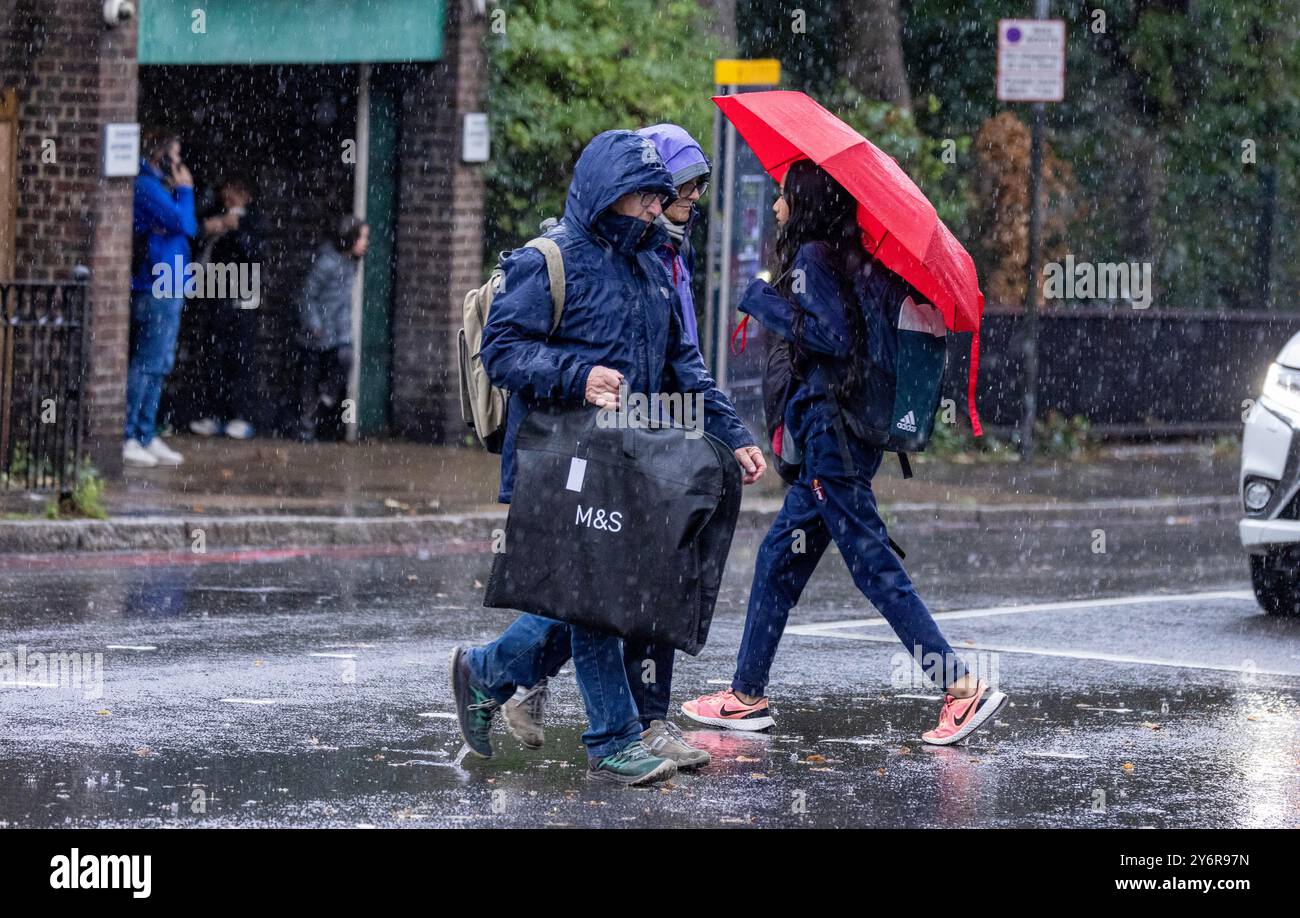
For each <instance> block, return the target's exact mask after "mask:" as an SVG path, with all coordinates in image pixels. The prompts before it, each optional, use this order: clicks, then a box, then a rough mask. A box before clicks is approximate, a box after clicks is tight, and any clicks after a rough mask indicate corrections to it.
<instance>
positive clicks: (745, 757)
mask: <svg viewBox="0 0 1300 918" xmlns="http://www.w3.org/2000/svg"><path fill="white" fill-rule="evenodd" d="M736 761H737V762H757V761H759V759H756V758H754V757H753V756H750V755H738V756H736Z"/></svg>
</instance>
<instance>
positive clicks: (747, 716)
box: [682, 689, 776, 730]
mask: <svg viewBox="0 0 1300 918" xmlns="http://www.w3.org/2000/svg"><path fill="white" fill-rule="evenodd" d="M682 713H683V714H685V715H686V716H687V717H689V718H690V719H691V720H693V721H695V722H696V723H700V724H708V725H709V726H710V727H722V728H723V729H724V730H766V729H768V728H769V727H772V726H774V725H775V724H776V721H775V720H773V719H772V709H771V708H770V707H768V704H767V699H766V698H760V699H758V701H757V702H755V703H754V704H745V702H743V701H741V700H740V699H739V698H737V697H736V694H735V692H733V691H732V690H731V689H726V690H724V691H721V692H714V693H713V694H712V695H701V696H700V697H699V698H696V699H695V700H694V701H688V702H686V703H684V704H683V705H682Z"/></svg>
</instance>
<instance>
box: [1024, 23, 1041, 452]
mask: <svg viewBox="0 0 1300 918" xmlns="http://www.w3.org/2000/svg"><path fill="white" fill-rule="evenodd" d="M1047 12H1048V0H1037V3H1036V9H1035V11H1034V17H1035V18H1037V19H1046V18H1047ZM1042 172H1043V103H1042V102H1035V103H1033V119H1032V122H1031V127H1030V140H1029V257H1028V259H1027V263H1026V265H1025V315H1024V319H1023V327H1024V333H1025V337H1024V357H1023V364H1024V387H1025V393H1024V404H1023V408H1024V413H1023V414H1022V415H1021V418H1020V458H1021V460H1022V461H1025V462H1028V461H1029V460H1030V459H1032V458H1033V457H1034V423H1035V422H1036V421H1037V420H1038V260H1039V244H1040V242H1041V240H1040V236H1041V225H1040V220H1041V215H1040V213H1039V184H1040V182H1041V178H1042Z"/></svg>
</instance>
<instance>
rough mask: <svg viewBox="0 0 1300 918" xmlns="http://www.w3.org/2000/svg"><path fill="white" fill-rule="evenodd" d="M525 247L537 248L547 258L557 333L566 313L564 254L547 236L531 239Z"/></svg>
mask: <svg viewBox="0 0 1300 918" xmlns="http://www.w3.org/2000/svg"><path fill="white" fill-rule="evenodd" d="M524 247H525V248H529V249H536V250H537V251H539V252H541V253H542V255H543V256H544V257H545V258H546V277H547V280H548V281H549V282H550V287H551V334H555V330H556V329H557V328H559V327H560V317H561V316H563V315H564V255H563V254H561V252H560V246H559V245H558V244H557V243H556V241H555V240H554V239H551V238H548V237H546V236H538V237H537V238H536V239H530V240H528V242H525V243H524Z"/></svg>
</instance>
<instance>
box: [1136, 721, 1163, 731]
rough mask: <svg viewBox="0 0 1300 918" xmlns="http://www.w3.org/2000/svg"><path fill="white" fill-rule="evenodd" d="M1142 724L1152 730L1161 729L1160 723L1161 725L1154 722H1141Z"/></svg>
mask: <svg viewBox="0 0 1300 918" xmlns="http://www.w3.org/2000/svg"><path fill="white" fill-rule="evenodd" d="M1140 726H1143V727H1146V728H1147V729H1148V730H1152V731H1155V730H1159V729H1160V725H1159V724H1153V723H1143V724H1140Z"/></svg>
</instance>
